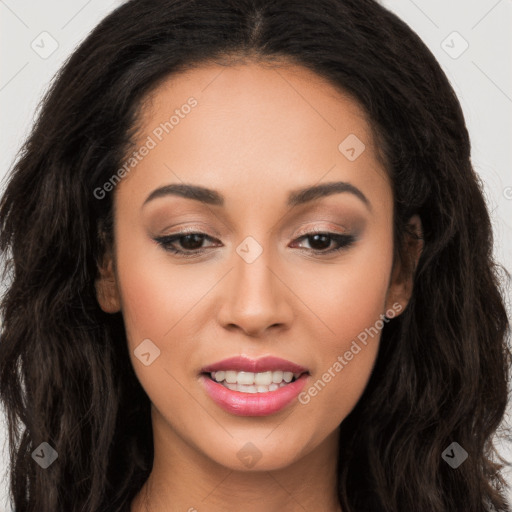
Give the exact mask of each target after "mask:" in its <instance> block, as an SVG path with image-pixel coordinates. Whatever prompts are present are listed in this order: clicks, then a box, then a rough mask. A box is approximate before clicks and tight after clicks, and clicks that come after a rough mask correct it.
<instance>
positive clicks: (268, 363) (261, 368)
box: [201, 356, 308, 374]
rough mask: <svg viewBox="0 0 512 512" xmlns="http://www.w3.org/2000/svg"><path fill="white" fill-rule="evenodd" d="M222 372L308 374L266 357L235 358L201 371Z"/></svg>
mask: <svg viewBox="0 0 512 512" xmlns="http://www.w3.org/2000/svg"><path fill="white" fill-rule="evenodd" d="M221 370H234V371H238V372H253V373H260V372H268V371H278V370H282V371H284V372H292V373H296V374H301V373H306V372H308V369H307V368H304V366H301V365H299V364H296V363H292V362H291V361H287V360H286V359H281V358H280V357H274V356H265V357H261V358H259V359H251V358H250V357H246V356H235V357H230V358H228V359H223V360H222V361H217V362H216V363H213V364H210V365H208V366H205V367H204V368H202V369H201V373H211V372H217V371H221Z"/></svg>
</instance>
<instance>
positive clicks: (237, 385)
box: [199, 356, 311, 416]
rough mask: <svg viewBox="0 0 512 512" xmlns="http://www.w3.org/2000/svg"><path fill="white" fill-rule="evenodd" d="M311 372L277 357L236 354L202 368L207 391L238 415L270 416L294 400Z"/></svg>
mask: <svg viewBox="0 0 512 512" xmlns="http://www.w3.org/2000/svg"><path fill="white" fill-rule="evenodd" d="M310 375H311V373H310V372H309V370H308V369H307V368H305V367H303V366H300V365H298V364H296V363H292V362H291V361H287V360H285V359H281V358H278V357H273V356H267V357H263V358H260V359H251V358H248V357H246V356H236V357H232V358H229V359H224V360H223V361H219V362H217V363H214V364H212V365H209V366H206V367H204V368H202V369H201V372H200V374H199V378H200V381H201V383H202V386H203V389H204V390H205V392H206V394H207V395H208V396H209V397H210V398H211V399H212V400H213V401H214V402H215V403H216V404H217V405H218V406H219V407H221V408H222V409H224V410H225V411H226V412H228V413H230V414H235V415H238V416H267V415H270V414H274V413H277V412H279V411H281V410H282V409H284V408H285V407H287V406H288V405H289V404H291V403H292V402H293V401H294V400H295V399H296V398H297V396H298V395H299V393H300V392H301V391H302V389H303V388H304V386H305V385H306V382H307V381H308V379H309V377H310Z"/></svg>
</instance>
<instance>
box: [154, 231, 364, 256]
mask: <svg viewBox="0 0 512 512" xmlns="http://www.w3.org/2000/svg"><path fill="white" fill-rule="evenodd" d="M191 235H199V236H202V237H205V238H204V239H203V240H205V239H210V240H214V238H212V237H210V236H208V235H207V234H206V233H201V232H195V231H192V232H186V231H185V232H181V233H175V234H173V235H168V236H161V237H158V238H155V239H154V240H155V242H157V243H158V244H159V245H160V246H161V247H162V248H163V249H164V250H165V251H168V252H170V253H173V254H176V255H177V256H179V257H183V258H193V257H195V256H200V255H201V254H203V253H205V252H206V248H202V249H195V250H192V249H189V250H181V249H176V248H175V247H173V245H172V244H173V243H174V242H176V241H178V240H179V239H180V238H184V237H186V236H191ZM315 235H322V236H328V237H329V238H331V239H332V241H334V242H336V243H337V244H338V247H336V248H334V249H329V250H327V251H325V250H320V249H305V250H306V251H308V252H310V253H313V254H314V255H319V256H324V255H327V254H334V253H339V252H342V251H344V250H346V249H348V248H349V247H350V246H351V245H352V244H353V243H354V242H355V241H356V237H355V236H354V235H341V234H339V233H330V232H328V231H323V232H318V233H316V232H311V233H306V234H304V235H301V236H300V237H299V238H297V239H296V240H302V239H307V238H310V237H313V236H315Z"/></svg>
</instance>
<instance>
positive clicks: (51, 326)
mask: <svg viewBox="0 0 512 512" xmlns="http://www.w3.org/2000/svg"><path fill="white" fill-rule="evenodd" d="M244 59H261V60H263V61H271V60H275V61H276V62H280V61H282V62H286V61H287V62H290V63H296V64H300V65H302V66H305V67H307V68H309V69H310V70H313V71H314V72H316V73H317V74H318V75H321V76H323V77H325V78H327V79H328V80H329V81H330V83H332V84H333V85H334V86H336V87H338V88H339V89H340V90H343V91H345V92H346V93H349V94H350V95H351V96H352V97H353V98H354V99H355V100H356V101H358V102H359V104H360V105H361V106H362V107H363V109H364V110H365V111H366V113H367V114H368V117H369V119H370V121H371V125H372V128H373V131H374V135H375V137H376V140H378V147H379V150H380V151H381V153H382V157H383V158H384V160H385V162H386V168H387V171H388V173H389V176H390V177H391V180H392V183H393V189H394V190H393V193H394V201H395V207H394V227H395V248H397V251H398V252H400V251H401V248H402V247H403V242H404V240H405V234H406V226H407V221H408V219H409V218H410V217H411V216H412V215H413V214H419V215H420V217H421V219H422V222H423V231H424V234H423V237H424V249H423V253H422V255H421V258H420V260H419V263H418V265H417V268H416V273H415V277H414V292H413V296H412V298H411V301H410V303H409V305H408V307H407V309H406V310H405V311H404V313H403V314H402V315H401V316H399V317H397V318H394V319H393V320H391V321H390V322H389V323H387V324H386V325H385V327H384V329H383V332H382V339H381V345H380V349H379V354H378V357H377V362H376V366H375V368H374V371H373V373H372V376H371V378H370V381H369V384H368V386H367V388H366V389H365V392H364V394H363V396H362V397H361V399H360V401H359V402H358V404H357V406H356V407H355V409H354V410H353V411H352V412H351V414H350V415H349V416H348V417H347V418H346V420H345V421H344V422H343V423H342V425H341V436H340V453H339V477H338V492H339V499H340V503H341V505H342V507H343V511H344V512H364V511H367V512H379V511H400V512H403V511H406V510H407V511H412V510H414V511H415V512H441V511H448V510H450V511H455V510H457V511H464V512H468V511H483V510H491V508H495V509H496V510H499V511H504V510H508V505H507V503H506V501H505V499H504V496H503V488H504V485H505V482H504V480H503V478H502V477H501V475H500V469H501V464H500V463H499V462H498V460H497V453H496V451H495V449H494V446H493V436H494V434H495V433H496V432H497V429H498V427H499V425H500V423H501V420H502V418H503V415H504V411H505V408H506V404H507V397H508V379H509V368H510V360H511V359H510V353H509V350H508V347H507V339H508V334H509V325H508V319H507V315H506V311H505V308H504V304H503V292H502V290H501V289H500V284H499V283H500V281H499V279H498V278H499V270H500V267H498V266H497V265H496V264H495V263H494V262H493V259H492V244H493V240H492V231H491V225H490V221H489V214H488V212H487V209H486V206H485V202H484V199H483V196H482V186H481V184H480V182H479V180H478V177H477V176H476V174H475V172H474V170H473V169H472V166H471V162H470V141H469V138H468V132H467V129H466V126H465V122H464V117H463V114H462V111H461V107H460V104H459V102H458V100H457V98H456V96H455V93H454V91H453V89H452V88H451V86H450V84H449V82H448V80H447V78H446V76H445V74H444V73H443V71H442V70H441V68H440V66H439V64H438V63H437V62H436V60H435V58H434V57H433V55H432V54H431V53H430V51H429V50H428V49H427V47H426V46H425V45H424V43H423V42H422V41H421V40H420V39H419V37H418V36H417V35H416V34H415V33H414V32H413V31H412V30H411V29H410V28H409V27H408V26H407V25H406V24H405V23H403V22H402V21H401V20H400V19H398V18H397V17H396V16H395V15H394V14H392V13H390V12H389V11H387V10H386V9H385V8H383V7H382V6H380V5H379V4H378V3H376V2H375V1H373V0H315V1H314V2H312V1H310V0H132V1H129V2H127V3H125V4H124V5H122V6H120V7H118V8H117V9H116V10H115V11H113V12H112V13H111V14H110V15H109V16H107V17H106V18H105V19H104V20H103V21H102V22H101V23H100V24H99V25H98V26H97V27H96V28H95V29H94V30H93V31H92V33H91V34H90V35H89V36H88V37H87V38H86V39H85V41H84V42H83V43H82V44H81V45H80V46H79V47H78V48H77V49H76V50H75V51H74V53H73V54H72V55H71V57H70V58H69V59H68V61H67V62H66V63H65V65H64V66H63V68H62V69H61V71H60V72H59V73H58V75H57V76H56V79H55V80H54V82H53V84H52V87H51V89H50V90H49V91H48V93H47V94H46V96H45V98H44V100H43V103H42V108H41V110H40V112H39V115H38V118H37V121H36V124H35V126H34V128H33V131H32V132H31V134H30V136H29V138H28V139H27V141H26V142H25V144H24V145H23V148H22V151H21V152H20V154H19V155H18V158H17V161H16V162H15V164H14V167H13V169H12V173H11V175H10V177H9V181H8V183H7V187H6V191H5V193H4V195H3V197H2V200H1V203H0V230H1V231H0V249H1V251H2V257H3V258H4V263H5V267H4V278H5V279H7V281H8V285H7V291H6V292H5V294H4V296H3V300H2V303H1V308H2V310H1V313H2V317H3V325H2V331H1V335H0V336H1V343H0V386H1V389H0V398H1V400H2V402H3V404H4V406H5V409H6V413H7V419H8V429H9V455H10V481H11V488H10V491H11V494H12V500H13V506H14V508H15V509H16V511H17V512H36V511H37V512H55V511H57V510H59V511H66V512H73V511H76V512H79V511H80V512H97V511H102V512H103V511H105V512H107V511H109V512H112V511H119V510H121V509H122V508H123V507H125V506H126V505H127V504H128V503H129V502H130V500H131V499H132V498H133V497H134V496H135V494H137V492H138V491H139V489H140V488H141V486H142V484H143V483H144V481H145V480H146V479H147V477H148V476H149V473H150V471H151V466H152V460H153V446H152V432H151V418H150V402H149V399H148V397H147V395H146V394H145V392H144V391H143V389H142V387H141V386H140V384H139V382H138V380H137V378H136V376H135V373H134V371H133V368H132V366H131V364H130V360H129V354H128V351H127V343H126V337H125V331H124V326H123V320H122V316H121V314H120V313H119V314H114V315H108V314H106V313H103V312H102V311H101V309H100V307H99V305H98V302H97V300H96V294H95V286H94V281H95V278H96V277H97V272H98V264H99V262H100V261H101V259H102V255H103V254H104V252H105V250H106V249H107V248H108V245H109V244H110V243H111V241H112V195H113V194H112V193H110V194H106V195H105V197H104V198H103V199H98V198H97V197H95V195H94V193H93V191H94V190H96V189H97V188H98V187H102V186H103V185H104V183H106V182H107V181H108V180H109V179H110V178H111V177H112V176H113V175H114V174H115V173H116V171H117V170H118V169H119V167H120V165H121V163H122V162H123V160H124V158H125V156H126V155H127V154H128V153H129V151H130V149H131V148H132V145H133V138H134V134H135V133H136V127H137V123H138V120H139V119H140V113H141V111H142V109H143V106H144V99H145V98H146V97H147V95H148V94H149V93H150V92H151V91H153V90H154V89H155V87H156V86H157V85H159V84H160V83H161V82H162V80H164V79H166V78H168V77H169V76H170V75H172V74H173V73H175V72H178V71H180V70H183V69H187V68H188V67H191V66H198V65H200V64H201V63H207V62H218V63H221V64H222V65H229V64H230V63H231V62H234V61H235V60H238V61H240V60H242V61H243V60H244ZM42 442H47V443H48V444H49V445H50V446H51V447H53V448H54V449H55V450H56V452H57V453H58V459H57V461H56V462H55V463H53V464H52V465H51V466H50V467H48V468H47V469H42V468H41V467H40V466H39V465H38V464H36V463H35V462H34V460H33V458H32V453H33V451H34V450H35V449H36V448H38V447H39V445H40V444H41V443H42ZM452 442H457V443H458V444H459V445H460V446H461V447H462V448H463V449H464V450H465V451H466V452H467V453H468V458H467V459H466V460H465V461H464V462H463V463H462V464H461V465H460V466H459V467H458V468H457V469H453V468H452V467H450V465H449V464H448V463H447V462H446V461H445V460H443V457H442V454H443V451H444V450H445V449H446V448H447V447H449V446H450V444H451V443H452ZM498 458H499V457H498ZM500 460H501V459H500ZM501 462H502V463H503V462H504V461H503V460H501Z"/></svg>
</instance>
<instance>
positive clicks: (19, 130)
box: [0, 0, 512, 512]
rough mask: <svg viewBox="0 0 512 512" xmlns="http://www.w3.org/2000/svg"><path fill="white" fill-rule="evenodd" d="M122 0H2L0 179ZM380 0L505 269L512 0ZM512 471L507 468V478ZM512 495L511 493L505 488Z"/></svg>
mask: <svg viewBox="0 0 512 512" xmlns="http://www.w3.org/2000/svg"><path fill="white" fill-rule="evenodd" d="M121 3H122V2H121V1H119V0H118V1H108V0H89V1H85V0H68V1H66V2H64V1H61V2H58V1H56V0H44V1H42V0H41V1H38V2H36V1H34V0H32V1H29V0H0V48H1V51H0V58H1V61H0V112H1V115H0V119H1V122H0V126H1V128H2V132H1V137H0V180H2V188H3V186H4V180H5V175H6V174H7V172H8V170H9V169H10V167H11V165H12V162H13V160H14V158H15V155H16V152H17V151H18V150H19V148H20V144H21V142H22V141H23V139H24V137H25V136H26V135H27V133H28V131H29V129H30V127H31V124H32V122H33V120H34V113H35V112H36V109H37V106H38V103H39V101H40V99H41V96H42V94H43V93H44V91H45V90H46V89H47V87H48V84H49V82H50V80H51V78H52V77H53V75H54V74H55V73H56V72H57V70H58V69H59V68H60V66H61V65H62V63H63V62H64V60H65V59H66V58H67V57H68V55H69V54H70V53H71V52H72V51H73V50H74V48H75V47H76V46H77V45H78V44H79V43H80V41H82V40H83V39H84V38H85V36H86V35H87V34H88V33H89V32H90V31H91V30H92V28H93V27H94V26H95V25H96V24H97V23H98V22H99V21H100V20H101V19H102V18H103V17H104V16H105V15H106V14H107V13H108V12H110V11H111V10H112V9H113V8H115V7H117V6H118V5H120V4H121ZM382 3H383V4H384V5H385V6H386V7H388V8H389V9H391V10H392V11H394V12H395V13H396V14H397V15H398V16H400V17H401V18H402V19H403V20H404V21H405V22H406V23H407V24H409V25H410V26H411V27H412V28H413V30H415V31H416V32H417V33H418V34H419V36H420V37H421V38H422V39H423V41H424V42H425V43H426V44H427V45H428V46H429V48H430V49H431V51H432V52H433V53H434V54H435V56H436V58H437V59H438V61H439V62H440V64H441V66H442V67H443V69H444V70H445V72H446V74H447V75H448V77H449V79H450V81H451V83H452V85H453V87H454V89H455V91H456V93H457V95H458V97H459V99H460V101H461V104H462V108H463V110H464V114H465V117H466V122H467V125H468V129H469V132H470V136H471V140H472V160H473V164H474V167H475V169H476V171H477V172H478V174H479V175H480V176H481V179H482V181H483V183H484V186H485V194H486V199H487V202H488V205H489V209H490V211H491V215H492V219H493V226H494V232H495V257H496V259H497V261H498V262H500V263H501V264H502V265H503V266H504V267H506V268H507V269H508V270H509V271H511V270H512V236H511V235H512V170H511V169H512V166H511V164H512V153H511V150H510V147H511V145H512V116H511V113H512V66H511V62H512V30H510V28H511V27H512V0H471V1H468V0H384V1H383V2H382ZM454 32H457V34H454ZM466 46H467V49H466ZM54 47H56V49H55V50H54ZM53 50H54V51H53ZM463 50H464V51H463ZM52 51H53V52H52ZM50 53H51V54H50ZM509 305H510V299H509ZM509 311H510V309H509ZM3 419H4V417H3V414H0V451H1V449H2V447H3V446H4V443H5V439H6V438H5V430H4V428H3V424H2V423H3ZM500 446H501V448H500V449H501V453H502V454H503V455H504V456H506V457H508V458H510V459H512V450H511V447H510V445H509V444H508V443H506V444H505V443H504V444H502V445H501V444H500ZM4 454H5V455H3V456H2V454H1V453H0V461H1V462H0V512H10V511H11V509H10V508H9V506H8V505H7V499H6V497H5V496H6V479H5V477H4V475H5V472H6V469H7V463H6V453H5V451H4ZM418 463H419V464H421V461H418ZM511 474H512V473H510V474H509V475H508V476H507V479H508V481H510V482H512V477H511V476H510V475H511ZM510 496H511V499H512V493H510Z"/></svg>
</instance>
